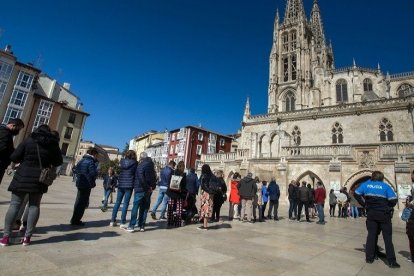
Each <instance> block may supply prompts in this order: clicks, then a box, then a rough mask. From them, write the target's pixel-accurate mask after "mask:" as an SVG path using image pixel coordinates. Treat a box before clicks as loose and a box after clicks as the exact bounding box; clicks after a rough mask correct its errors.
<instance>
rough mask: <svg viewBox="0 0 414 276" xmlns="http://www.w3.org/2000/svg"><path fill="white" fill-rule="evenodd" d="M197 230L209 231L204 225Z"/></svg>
mask: <svg viewBox="0 0 414 276" xmlns="http://www.w3.org/2000/svg"><path fill="white" fill-rule="evenodd" d="M197 229H198V230H208V228H207V227H204V226H203V225H202V226H199V227H197Z"/></svg>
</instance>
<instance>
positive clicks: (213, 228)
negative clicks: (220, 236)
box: [208, 223, 232, 230]
mask: <svg viewBox="0 0 414 276" xmlns="http://www.w3.org/2000/svg"><path fill="white" fill-rule="evenodd" d="M229 228H232V226H231V224H229V223H221V224H216V225H213V226H208V229H209V230H219V229H229Z"/></svg>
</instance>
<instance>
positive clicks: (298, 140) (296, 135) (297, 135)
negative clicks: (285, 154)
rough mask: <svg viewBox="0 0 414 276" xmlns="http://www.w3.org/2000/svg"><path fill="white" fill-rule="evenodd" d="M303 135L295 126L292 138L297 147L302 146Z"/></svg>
mask: <svg viewBox="0 0 414 276" xmlns="http://www.w3.org/2000/svg"><path fill="white" fill-rule="evenodd" d="M301 134H302V133H301V132H300V129H299V127H298V126H295V127H294V128H293V131H292V137H293V142H294V143H295V146H300V143H301V138H300V135H301Z"/></svg>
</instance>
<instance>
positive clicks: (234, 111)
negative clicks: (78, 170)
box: [0, 0, 414, 148]
mask: <svg viewBox="0 0 414 276" xmlns="http://www.w3.org/2000/svg"><path fill="white" fill-rule="evenodd" d="M312 2H313V1H312V0H304V3H305V9H306V14H307V16H309V14H310V10H311V6H312ZM285 3H286V1H285V0H146V1H144V0H118V1H112V0H100V1H92V0H82V1H81V0H72V1H63V0H37V1H31V0H19V1H2V3H1V4H0V5H1V6H0V7H1V9H0V47H4V45H6V44H11V45H12V46H13V51H14V53H15V55H16V56H17V57H18V59H19V60H20V61H21V62H33V61H35V62H36V61H39V60H40V63H37V64H38V65H40V66H39V67H40V68H41V69H42V70H43V71H44V72H46V73H47V74H48V75H50V76H51V77H54V78H56V79H57V80H58V81H59V82H60V83H63V82H69V83H71V90H72V91H73V92H74V93H76V94H77V95H78V96H79V97H80V98H81V101H82V102H83V104H84V110H85V111H86V112H89V113H90V114H91V116H90V117H89V118H88V120H87V124H86V128H85V132H84V137H83V138H84V139H86V140H93V141H94V142H96V143H100V144H108V145H113V146H117V147H120V148H123V147H124V145H125V142H127V141H129V140H130V139H131V138H132V137H133V136H135V135H137V134H140V133H142V132H145V131H148V130H151V129H155V130H165V129H174V128H178V127H180V126H185V125H190V124H195V125H198V124H201V125H202V126H203V127H206V128H208V129H212V130H216V131H218V132H221V133H224V134H231V133H235V132H237V130H238V129H239V128H240V123H241V119H242V115H243V111H244V105H245V102H246V97H247V96H249V97H250V100H251V108H252V113H253V114H263V113H266V111H267V86H268V66H269V64H268V60H269V53H270V49H271V44H272V34H273V22H274V18H275V13H276V9H277V8H279V11H280V14H281V17H283V15H284V10H285ZM319 4H320V8H321V14H322V19H323V23H324V27H325V36H326V37H327V39H330V40H331V41H332V45H333V49H334V57H335V64H336V67H337V68H339V67H344V66H350V65H352V59H353V58H355V60H356V63H357V65H359V66H363V67H373V68H376V67H377V64H378V63H380V65H381V69H382V70H383V71H384V72H386V71H389V72H390V73H399V72H406V71H414V51H413V50H414V29H413V24H412V11H413V10H414V1H412V0H398V1H385V0H381V1H378V0H363V1H361V0H347V1H339V0H335V1H332V0H319ZM39 57H41V58H40V59H39Z"/></svg>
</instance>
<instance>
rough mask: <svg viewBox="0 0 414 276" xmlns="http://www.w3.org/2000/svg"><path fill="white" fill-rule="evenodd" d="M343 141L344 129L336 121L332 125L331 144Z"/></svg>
mask: <svg viewBox="0 0 414 276" xmlns="http://www.w3.org/2000/svg"><path fill="white" fill-rule="evenodd" d="M343 143H344V130H343V128H342V126H341V124H340V123H338V122H336V123H335V124H334V125H333V127H332V144H343Z"/></svg>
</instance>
